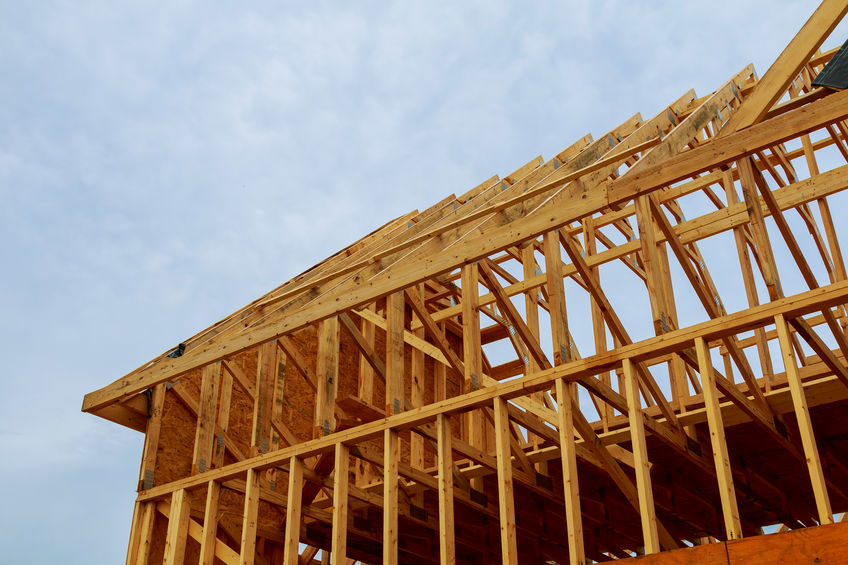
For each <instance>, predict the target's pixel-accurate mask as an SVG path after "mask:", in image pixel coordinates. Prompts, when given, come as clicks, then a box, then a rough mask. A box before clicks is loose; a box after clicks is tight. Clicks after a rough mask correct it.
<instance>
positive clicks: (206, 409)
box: [191, 361, 222, 473]
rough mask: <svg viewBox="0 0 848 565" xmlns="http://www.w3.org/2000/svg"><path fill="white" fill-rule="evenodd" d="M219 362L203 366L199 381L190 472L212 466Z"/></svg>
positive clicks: (200, 471)
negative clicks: (198, 397)
mask: <svg viewBox="0 0 848 565" xmlns="http://www.w3.org/2000/svg"><path fill="white" fill-rule="evenodd" d="M221 370H222V369H221V362H220V361H219V362H217V363H211V364H209V365H207V366H205V367H204V368H203V377H202V380H201V383H200V403H199V410H198V413H197V429H196V431H195V435H194V454H193V456H192V464H191V469H192V473H202V472H204V471H206V469H209V468H211V467H212V453H213V447H214V441H215V417H216V415H217V411H218V384H219V383H220V381H221Z"/></svg>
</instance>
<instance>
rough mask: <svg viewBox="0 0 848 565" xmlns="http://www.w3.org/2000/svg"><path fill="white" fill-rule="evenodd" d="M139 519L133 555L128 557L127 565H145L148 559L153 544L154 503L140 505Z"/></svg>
mask: <svg viewBox="0 0 848 565" xmlns="http://www.w3.org/2000/svg"><path fill="white" fill-rule="evenodd" d="M140 504H141V507H140V518H139V520H140V521H139V528H138V536H137V542H136V543H134V544H133V545H135V555H130V556H128V559H127V561H128V565H147V562H148V560H149V559H150V546H151V545H152V543H153V524H154V520H155V519H156V503H155V502H142V503H140Z"/></svg>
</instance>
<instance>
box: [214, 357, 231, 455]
mask: <svg viewBox="0 0 848 565" xmlns="http://www.w3.org/2000/svg"><path fill="white" fill-rule="evenodd" d="M232 393H233V375H232V374H230V372H229V371H224V374H223V376H222V377H221V402H219V403H218V417H217V418H216V420H217V422H216V424H215V436H216V437H215V449H214V454H213V456H212V466H213V467H215V468H216V469H217V468H218V467H223V466H224V453H225V450H224V437H225V436H226V435H227V429H228V428H229V425H230V400H231V399H232Z"/></svg>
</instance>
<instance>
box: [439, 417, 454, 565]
mask: <svg viewBox="0 0 848 565" xmlns="http://www.w3.org/2000/svg"><path fill="white" fill-rule="evenodd" d="M436 441H437V448H438V466H439V555H441V563H442V565H454V564H455V563H456V546H455V541H454V536H455V533H454V520H453V456H452V454H451V431H450V425H448V419H447V416H445V415H444V414H439V415H438V416H436Z"/></svg>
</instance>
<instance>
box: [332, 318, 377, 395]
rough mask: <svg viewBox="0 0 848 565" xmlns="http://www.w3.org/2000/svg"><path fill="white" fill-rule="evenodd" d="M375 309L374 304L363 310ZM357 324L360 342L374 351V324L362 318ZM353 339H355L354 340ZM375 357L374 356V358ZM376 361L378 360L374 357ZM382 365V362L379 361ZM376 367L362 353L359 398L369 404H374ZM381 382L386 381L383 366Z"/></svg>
mask: <svg viewBox="0 0 848 565" xmlns="http://www.w3.org/2000/svg"><path fill="white" fill-rule="evenodd" d="M375 307H376V305H375V304H369V305H367V306H366V307H365V309H368V310H371V311H373V310H374V308H375ZM343 316H344V318H347V319H348V320H349V319H350V318H349V317H348V316H347V314H344V315H343ZM344 318H343V319H342V322H343V323H344V322H345V319H344ZM359 323H360V324H361V327H362V330H361V334H360V335H362V341H363V343H364V345H366V346H367V347H368V350H369V351H374V340H375V337H376V332H375V329H374V324H372V323H371V322H369V321H368V320H366V319H364V318H360V320H359ZM345 327H347V323H345ZM354 339H355V338H354ZM357 345H359V341H358V340H357ZM360 349H361V348H360ZM375 357H376V356H375ZM376 359H378V360H379V359H380V358H379V357H376ZM380 363H382V360H380ZM375 370H376V367H375V366H374V359H372V358H369V357H366V355H365V351H363V356H362V357H361V358H360V359H359V398H361V399H363V400H364V401H365V402H367V403H369V404H373V403H374V371H375ZM382 380H383V381H385V380H386V369H385V365H384V366H383V377H382Z"/></svg>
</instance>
